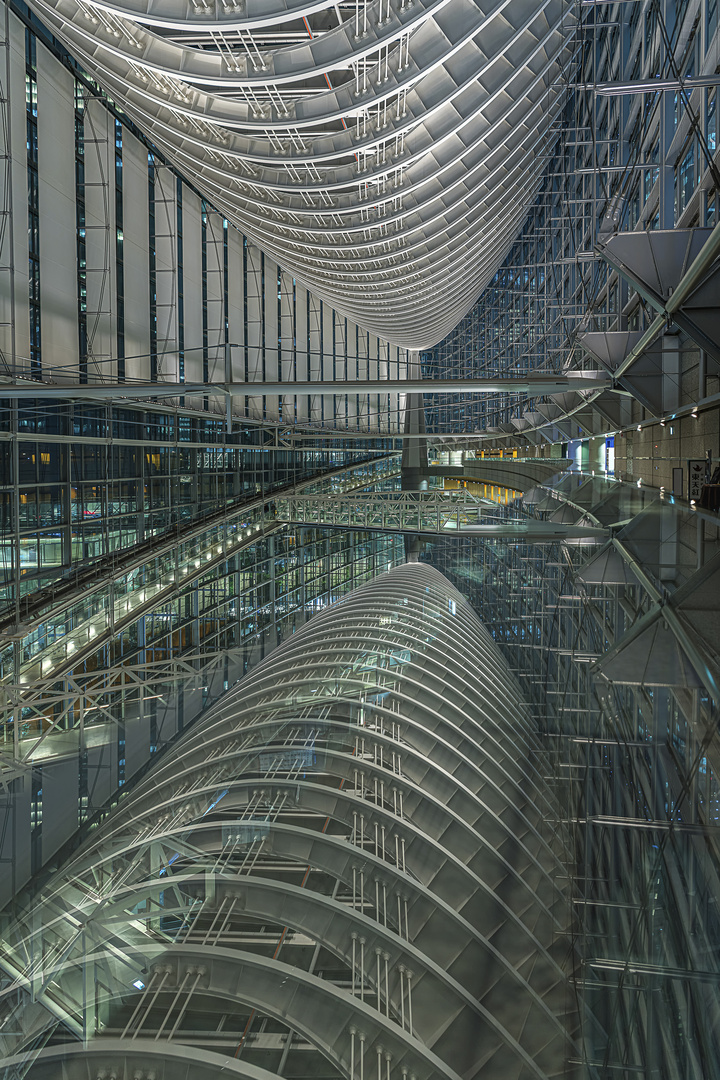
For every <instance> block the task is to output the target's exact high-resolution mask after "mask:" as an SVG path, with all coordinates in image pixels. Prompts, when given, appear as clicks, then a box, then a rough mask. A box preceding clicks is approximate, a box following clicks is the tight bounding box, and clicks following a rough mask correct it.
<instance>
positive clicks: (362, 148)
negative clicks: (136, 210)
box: [30, 0, 574, 349]
mask: <svg viewBox="0 0 720 1080" xmlns="http://www.w3.org/2000/svg"><path fill="white" fill-rule="evenodd" d="M30 6H31V7H32V8H33V10H34V11H35V12H36V13H37V14H38V15H39V16H40V18H41V19H42V20H43V21H44V22H45V23H46V24H47V26H48V27H49V28H50V29H51V30H52V31H53V33H55V34H56V35H57V37H58V38H59V39H60V40H61V41H62V42H63V43H64V44H65V45H66V46H67V48H68V49H69V51H70V52H71V53H72V55H73V56H75V57H76V58H77V59H78V60H79V61H80V63H81V64H82V65H83V67H84V68H85V69H86V70H87V72H88V73H89V74H90V75H91V76H93V77H94V78H96V79H97V81H98V82H99V84H100V85H101V86H102V87H103V88H104V89H105V90H106V91H107V93H108V94H109V95H110V96H111V97H112V98H113V100H115V101H116V102H117V103H118V104H120V105H121V107H122V108H123V109H124V110H125V111H126V112H127V114H128V116H130V117H131V118H132V119H133V120H134V121H135V122H136V123H137V124H138V126H139V127H140V129H141V130H142V131H144V132H145V134H146V135H147V136H148V137H149V138H150V139H151V140H152V141H153V142H154V143H155V144H156V145H157V147H158V148H159V149H160V150H161V151H162V152H163V153H164V154H165V155H167V157H168V158H169V159H170V160H172V161H173V162H174V163H175V164H176V166H177V167H178V168H179V169H180V170H181V171H182V172H184V174H185V175H187V176H189V177H191V178H192V180H193V182H194V183H195V184H196V185H197V187H198V188H199V190H200V191H201V192H202V193H203V194H204V195H206V197H208V198H209V199H210V200H212V202H213V203H214V205H215V206H217V208H218V209H219V210H220V211H221V212H222V213H224V214H225V215H226V216H227V218H228V219H229V220H230V221H232V222H233V223H234V224H235V225H237V226H238V227H239V228H240V229H241V230H242V231H243V232H244V233H245V234H246V235H247V236H248V237H250V238H251V239H252V240H254V242H255V243H257V244H258V245H259V246H260V248H261V249H262V250H264V251H265V252H266V253H267V254H268V255H270V256H272V257H273V258H274V259H276V260H277V262H278V263H279V264H280V265H282V266H283V267H284V268H285V269H286V270H288V271H289V272H291V273H293V274H294V275H296V276H297V277H298V279H299V280H301V281H302V282H303V283H304V284H305V285H307V286H308V288H311V289H312V290H313V291H314V292H315V293H316V294H317V295H318V296H320V297H321V298H322V299H323V300H325V301H327V302H328V303H330V304H332V305H333V306H334V307H335V308H337V309H338V310H339V311H341V312H342V313H343V314H344V315H346V316H348V317H350V318H351V319H353V320H354V321H355V322H357V323H358V324H359V325H360V326H362V327H364V328H366V329H368V330H370V331H372V332H373V333H376V334H378V336H380V337H382V338H384V339H386V340H388V341H391V342H393V343H395V344H398V345H400V346H403V347H407V348H411V349H417V348H423V347H429V346H431V345H433V344H435V343H436V342H437V341H439V340H440V339H441V338H443V337H444V336H445V334H447V333H448V332H449V331H450V330H451V329H452V328H453V327H454V326H455V324H456V323H457V322H458V320H459V319H460V318H461V317H462V316H463V315H464V314H465V313H466V312H467V311H468V310H469V308H470V307H471V306H472V304H473V302H474V301H475V299H476V297H477V296H478V294H479V293H480V291H481V290H482V289H483V288H484V287H485V285H486V284H487V283H488V282H489V281H490V280H491V278H492V276H493V274H494V273H495V271H496V270H497V268H498V266H499V265H500V263H501V261H502V259H503V258H504V256H505V255H506V253H507V251H508V250H509V247H510V245H511V243H512V241H513V240H514V238H515V236H516V234H517V232H518V229H519V228H520V226H521V224H522V221H523V219H524V217H525V214H526V213H527V209H528V207H529V205H530V203H531V201H532V198H533V196H534V194H535V191H536V188H537V186H538V184H539V182H540V178H541V175H542V171H543V168H544V166H545V163H546V161H547V159H548V154H549V152H550V149H551V145H552V143H553V141H554V138H553V136H552V134H551V132H552V127H553V120H554V119H555V117H556V116H557V114H558V110H559V108H560V105H561V97H562V90H561V81H560V80H559V76H560V74H561V69H562V66H563V62H564V58H565V56H566V53H567V48H568V42H569V40H570V37H571V35H572V32H573V29H574V19H573V16H572V15H571V13H570V8H569V6H568V5H566V4H565V3H564V0H542V2H539V0H532V2H531V0H482V3H478V2H474V0H373V2H371V3H368V2H367V0H357V2H355V0H353V3H347V2H344V0H341V2H340V3H329V2H327V3H318V2H311V0H272V2H269V0H268V2H265V0H263V2H258V0H256V2H253V0H187V2H181V3H179V4H178V3H174V2H169V0H126V2H125V3H114V2H112V0H109V2H103V3H98V2H96V0H30Z"/></svg>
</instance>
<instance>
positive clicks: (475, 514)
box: [274, 489, 608, 543]
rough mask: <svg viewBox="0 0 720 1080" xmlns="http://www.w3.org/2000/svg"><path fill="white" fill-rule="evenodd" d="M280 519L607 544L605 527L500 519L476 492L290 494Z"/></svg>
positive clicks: (278, 510)
mask: <svg viewBox="0 0 720 1080" xmlns="http://www.w3.org/2000/svg"><path fill="white" fill-rule="evenodd" d="M274 507H275V515H276V518H277V520H279V521H285V522H288V523H293V524H296V525H309V526H314V527H333V528H343V529H362V530H377V531H379V532H401V533H410V534H413V535H414V534H418V533H420V534H427V535H435V536H449V535H455V536H485V537H488V538H492V537H494V538H497V539H509V538H516V539H523V540H533V541H534V542H536V543H541V542H548V543H551V542H554V541H557V540H587V541H589V542H591V543H592V542H593V541H594V540H598V541H600V540H603V539H607V536H608V533H607V531H606V530H605V529H603V528H602V527H600V526H593V525H586V524H582V523H580V524H575V523H573V524H567V523H563V522H554V521H552V522H547V521H540V520H535V519H533V518H530V517H522V516H521V514H520V512H517V513H516V515H515V516H514V517H504V518H502V519H498V520H496V519H495V518H494V516H493V515H494V512H495V510H496V504H495V503H493V502H492V501H491V500H489V499H482V498H479V497H477V496H475V495H472V494H470V492H468V491H466V490H464V489H460V490H457V491H390V492H363V493H361V494H354V495H348V494H343V495H340V496H337V497H334V498H332V499H328V498H326V497H324V496H322V495H304V494H300V495H287V496H284V497H282V498H278V499H276V500H274Z"/></svg>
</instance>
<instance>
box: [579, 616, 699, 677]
mask: <svg viewBox="0 0 720 1080" xmlns="http://www.w3.org/2000/svg"><path fill="white" fill-rule="evenodd" d="M626 638H627V639H629V640H627V642H626V644H623V642H622V640H621V641H620V642H619V647H617V648H616V649H614V650H612V652H611V653H609V654H608V656H607V657H606V658H604V659H602V660H600V661H599V662H598V663H597V664H596V665H595V668H594V673H595V674H596V675H598V676H600V677H601V678H603V679H607V681H608V682H613V683H619V684H621V685H623V686H681V687H684V688H685V689H693V688H695V687H699V686H702V685H703V683H702V681H701V679H700V678H698V674H697V672H696V671H695V668H694V667H693V666H692V664H691V663H690V661H689V659H688V657H687V656H686V655H685V652H684V651H683V649H682V646H681V645H680V643H679V641H678V639H677V638H676V637H675V635H674V634H673V632H672V630H670V629H669V627H668V625H667V623H666V622H665V621H664V619H663V617H662V612H661V611H660V610H658V612H657V613H656V615H655V618H654V620H653V621H651V622H650V623H649V625H646V626H645V628H644V629H642V630H641V631H640V632H639V633H636V634H633V631H632V630H630V631H629V633H628V634H627V635H626Z"/></svg>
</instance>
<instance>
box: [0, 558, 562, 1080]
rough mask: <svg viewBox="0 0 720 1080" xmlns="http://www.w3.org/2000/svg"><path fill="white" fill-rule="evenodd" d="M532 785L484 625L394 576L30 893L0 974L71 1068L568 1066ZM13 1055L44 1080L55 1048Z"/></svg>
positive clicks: (282, 656)
mask: <svg viewBox="0 0 720 1080" xmlns="http://www.w3.org/2000/svg"><path fill="white" fill-rule="evenodd" d="M547 774H548V767H547V765H546V763H545V761H544V754H543V748H542V742H541V740H540V738H539V736H538V733H537V732H536V731H535V730H534V727H533V723H532V720H531V718H530V717H529V716H528V714H527V713H526V711H525V709H524V707H523V706H522V705H521V704H520V690H519V687H518V686H517V685H516V684H515V682H514V680H513V678H512V676H511V675H510V673H509V671H508V670H507V668H506V666H505V664H504V662H503V660H502V657H501V655H500V653H499V652H498V650H497V649H496V647H495V645H494V644H493V642H492V640H491V639H490V637H489V635H488V634H487V632H486V631H484V629H483V628H482V626H481V625H480V624H479V622H478V620H477V618H476V616H475V615H474V614H473V612H472V611H471V609H470V608H469V607H468V605H467V604H466V603H465V601H464V600H463V599H462V597H461V596H460V594H459V593H458V592H456V590H455V589H454V588H453V587H452V586H451V585H450V584H449V582H448V581H447V580H446V579H445V578H443V577H442V575H440V574H439V573H438V572H437V571H435V570H433V569H431V568H430V567H427V566H425V565H423V564H418V563H409V564H406V565H405V566H403V567H400V568H398V569H396V570H394V571H392V572H390V573H388V574H386V575H382V576H381V577H380V578H378V579H376V580H375V581H373V582H372V583H370V584H369V585H366V586H364V587H363V588H361V589H359V590H357V591H356V592H355V593H352V594H351V595H350V596H349V597H347V598H346V599H344V600H343V601H340V602H339V603H337V604H335V605H333V606H332V607H331V608H329V609H327V610H326V611H324V612H322V613H321V614H320V615H318V616H316V617H315V618H314V619H312V620H311V622H310V623H309V624H308V625H307V626H306V627H305V628H303V629H302V630H301V631H299V632H298V633H296V634H294V635H293V636H292V637H290V638H289V639H288V640H287V641H286V642H285V643H284V644H283V645H282V646H281V647H280V648H279V649H277V650H276V651H275V652H274V653H273V654H271V656H269V657H268V658H267V660H266V661H265V662H264V663H262V664H261V665H260V666H259V667H258V668H257V669H255V670H254V671H253V672H251V674H250V675H249V676H247V677H246V678H245V679H244V680H242V681H241V682H240V683H239V684H238V685H237V686H236V687H235V688H234V689H233V690H232V691H230V692H229V693H228V694H227V695H225V697H224V698H223V699H222V700H221V701H220V702H219V703H218V705H217V706H216V707H215V708H214V709H213V711H212V712H211V713H209V714H208V716H207V717H206V718H204V720H203V721H202V727H195V728H194V729H193V730H192V731H191V732H189V733H188V735H187V736H186V737H185V738H184V739H183V740H182V741H181V742H180V743H178V745H177V746H176V747H175V748H174V749H173V750H171V751H170V752H169V753H168V755H167V756H166V757H165V758H164V759H162V760H161V761H160V762H159V763H158V766H157V767H156V768H155V769H154V770H153V771H152V773H151V774H149V775H148V777H147V778H146V779H145V780H144V781H142V782H141V783H140V784H138V786H137V787H136V788H135V789H134V790H133V791H132V792H131V793H130V794H129V796H128V797H127V798H125V799H124V800H123V801H121V803H120V804H119V805H118V806H117V807H116V808H115V810H114V811H113V812H112V813H111V814H110V815H109V816H108V817H107V818H106V820H105V821H104V822H103V823H102V824H101V825H100V827H99V828H97V829H95V830H94V831H93V832H92V833H91V834H90V836H89V838H88V839H87V841H86V842H85V845H84V847H83V848H82V849H81V850H80V851H79V852H78V853H77V855H75V856H74V857H73V858H72V859H71V860H70V861H69V862H68V863H67V864H66V865H65V866H64V867H61V868H60V869H59V870H58V871H57V872H56V873H54V874H52V875H51V876H50V878H49V879H48V881H47V883H46V885H45V886H44V888H43V889H42V893H41V895H39V896H36V897H35V898H33V899H32V900H30V901H29V903H28V905H27V907H26V909H25V914H24V915H22V916H20V917H19V918H18V920H17V922H16V923H15V925H14V926H13V927H12V928H11V930H10V931H9V932H8V933H6V935H5V938H6V942H7V949H6V951H5V954H4V956H3V958H2V963H3V966H4V967H5V970H6V971H7V972H8V973H9V974H11V975H12V976H13V977H14V978H15V979H16V980H17V982H18V985H20V986H24V987H25V988H26V989H27V990H28V991H31V992H32V993H33V995H34V998H35V1000H36V1001H40V1002H42V1003H43V1004H44V1005H45V1006H46V1008H47V1009H48V1011H49V1013H50V1014H52V1015H53V1016H55V1017H58V1018H61V1019H62V1020H63V1022H64V1024H65V1026H66V1028H69V1029H70V1031H72V1032H73V1033H74V1034H75V1035H76V1036H77V1038H78V1040H79V1042H78V1043H77V1044H72V1045H71V1046H69V1047H68V1049H67V1051H66V1053H65V1059H64V1064H63V1067H64V1068H65V1072H64V1073H63V1075H67V1076H68V1077H69V1078H70V1077H75V1076H80V1075H83V1069H84V1068H86V1067H87V1066H88V1063H89V1062H92V1065H93V1067H94V1068H98V1067H99V1066H98V1064H97V1063H98V1062H100V1061H101V1060H102V1061H103V1063H104V1064H103V1068H106V1070H108V1072H107V1075H112V1072H111V1070H112V1068H120V1067H121V1066H123V1067H126V1066H127V1062H128V1060H129V1058H128V1056H127V1055H128V1054H130V1055H131V1057H132V1060H133V1065H135V1063H137V1064H138V1066H139V1067H141V1068H142V1067H145V1068H146V1069H147V1070H148V1075H149V1074H150V1072H151V1071H152V1069H155V1072H156V1075H157V1076H169V1075H170V1074H169V1072H168V1071H167V1070H168V1068H169V1065H170V1064H172V1062H176V1061H178V1060H179V1055H180V1052H181V1049H182V1047H184V1046H188V1047H190V1048H191V1049H192V1056H190V1055H188V1059H187V1062H186V1063H184V1066H183V1067H184V1068H185V1069H186V1070H187V1072H186V1075H187V1076H188V1078H190V1077H193V1076H195V1075H197V1076H198V1077H200V1076H203V1075H205V1073H206V1071H207V1069H206V1065H205V1064H204V1062H203V1054H204V1053H206V1054H207V1055H208V1061H209V1062H210V1063H212V1062H214V1061H216V1060H217V1058H216V1056H215V1055H216V1054H217V1053H218V1051H219V1050H220V1049H221V1048H222V1049H223V1051H224V1052H225V1053H227V1054H228V1060H229V1061H230V1062H232V1071H231V1072H230V1075H235V1072H236V1071H237V1070H239V1071H242V1066H241V1065H238V1064H237V1057H238V1055H242V1059H243V1061H246V1062H247V1064H248V1065H249V1066H250V1067H254V1068H256V1069H263V1070H267V1073H269V1074H274V1073H279V1072H282V1074H283V1075H284V1076H286V1077H288V1078H289V1080H292V1077H293V1076H294V1075H299V1073H300V1071H302V1070H301V1069H300V1067H299V1066H298V1062H297V1060H296V1057H297V1055H300V1056H301V1057H303V1062H302V1068H303V1069H305V1070H307V1068H308V1055H309V1054H315V1055H319V1057H320V1058H322V1059H323V1062H320V1061H319V1059H318V1063H316V1072H317V1074H318V1075H323V1074H324V1072H323V1070H327V1069H328V1068H329V1069H330V1070H331V1072H332V1071H333V1070H334V1074H335V1075H340V1076H343V1077H345V1078H347V1080H358V1077H359V1076H360V1075H368V1076H373V1077H374V1076H375V1075H376V1074H377V1068H378V1066H377V1062H378V1061H379V1062H380V1066H379V1067H380V1073H381V1080H388V1078H389V1080H401V1078H402V1077H403V1076H412V1075H414V1076H416V1077H417V1078H418V1080H435V1078H438V1080H440V1078H443V1080H459V1078H460V1077H467V1078H471V1077H475V1076H479V1075H482V1077H483V1080H529V1078H531V1077H532V1078H533V1080H548V1078H550V1077H554V1076H558V1075H568V1074H567V1073H566V1072H565V1071H564V1070H565V1068H566V1063H567V1060H568V1058H571V1057H572V1056H574V1054H573V1052H572V1044H573V1035H574V1030H573V1015H574V1014H573V1012H572V1010H571V1009H569V1007H568V1004H569V1003H568V1000H567V985H566V983H567V980H566V976H567V974H568V972H567V954H568V940H567V927H568V907H567V901H566V897H565V895H564V892H563V889H564V876H563V874H562V869H563V867H562V860H563V857H564V852H563V848H562V844H561V838H560V836H559V834H558V832H557V826H556V822H557V819H558V817H559V811H558V807H557V806H556V804H555V801H554V798H553V793H552V791H551V790H550V789H549V787H548V784H547V780H546V776H547ZM89 988H92V989H89ZM221 1016H222V1023H221V1024H218V1019H219V1018H220V1017H221ZM293 1033H294V1034H293ZM148 1039H149V1040H151V1041H152V1043H153V1047H152V1051H151V1052H150V1051H148V1052H147V1054H146V1057H147V1065H146V1066H142V1062H141V1061H140V1057H139V1056H138V1053H139V1050H141V1049H142V1048H143V1047H144V1046H145V1045H146V1044H147V1040H148ZM83 1042H84V1043H85V1048H84V1049H83ZM127 1046H129V1049H128V1050H127V1051H126V1050H125V1047H127ZM163 1046H167V1050H168V1059H167V1061H168V1064H166V1063H164V1059H163V1049H162V1048H163ZM293 1055H295V1057H293ZM140 1056H141V1055H140ZM27 1060H28V1063H29V1064H31V1068H30V1070H29V1072H28V1074H27V1075H28V1080H33V1078H34V1076H35V1075H37V1077H38V1080H40V1078H43V1080H44V1077H46V1076H48V1075H49V1071H50V1070H51V1069H52V1068H53V1067H55V1064H56V1063H57V1060H58V1056H57V1053H56V1052H54V1051H53V1052H50V1051H47V1052H46V1053H45V1054H44V1055H40V1056H39V1057H38V1058H37V1062H36V1064H35V1065H33V1064H32V1060H33V1058H32V1055H29V1057H28V1059H27ZM361 1061H362V1070H361V1066H360V1062H361ZM281 1063H282V1067H281ZM2 1064H3V1063H2V1062H1V1061H0V1066H1V1065H2ZM309 1067H310V1068H311V1069H312V1065H310V1066H309ZM158 1070H160V1071H158ZM163 1070H164V1071H163ZM306 1074H307V1073H306V1072H305V1075H306ZM98 1075H99V1073H98ZM179 1075H180V1074H179ZM183 1075H185V1074H183Z"/></svg>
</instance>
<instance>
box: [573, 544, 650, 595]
mask: <svg viewBox="0 0 720 1080" xmlns="http://www.w3.org/2000/svg"><path fill="white" fill-rule="evenodd" d="M575 577H576V578H577V579H578V580H579V581H582V582H584V583H585V584H586V585H637V578H636V577H635V575H634V574H633V572H632V570H631V569H630V566H629V565H628V563H627V562H626V561H625V559H623V557H622V555H621V554H620V552H619V551H618V550H617V548H615V547H614V546H613V545H612V544H606V545H605V547H603V548H601V549H600V551H598V552H597V553H596V554H595V555H592V556H591V557H590V558H589V559H588V561H587V562H586V563H584V565H583V566H581V567H580V569H579V570H578V571H577V573H576V574H575Z"/></svg>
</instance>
